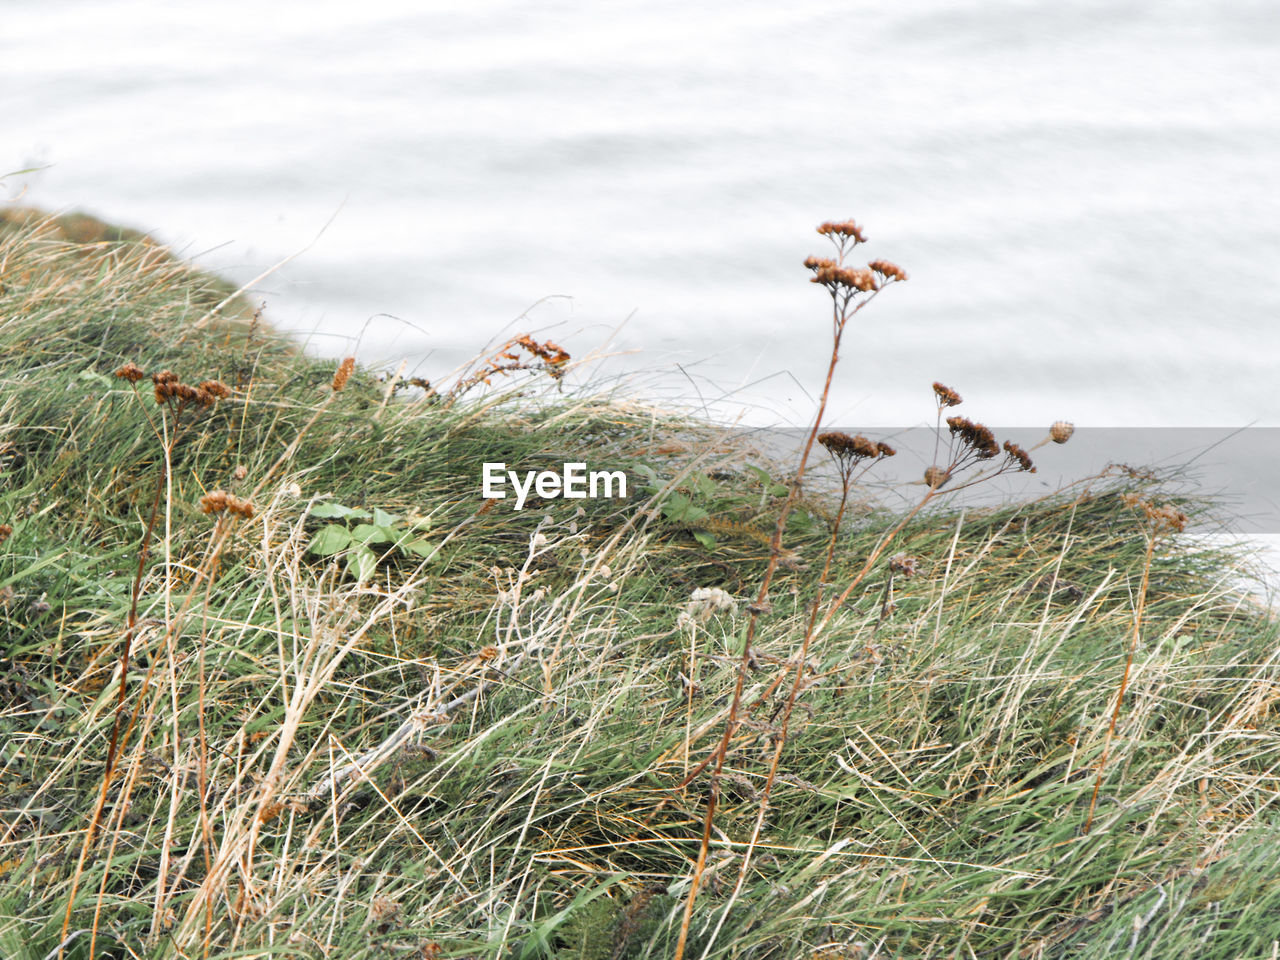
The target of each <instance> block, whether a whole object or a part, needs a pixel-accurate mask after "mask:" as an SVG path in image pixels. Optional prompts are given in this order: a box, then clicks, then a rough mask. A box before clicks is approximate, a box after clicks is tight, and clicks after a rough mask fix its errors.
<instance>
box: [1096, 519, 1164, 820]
mask: <svg viewBox="0 0 1280 960" xmlns="http://www.w3.org/2000/svg"><path fill="white" fill-rule="evenodd" d="M1155 550H1156V531H1155V530H1154V529H1152V530H1150V531H1149V532H1148V534H1147V555H1146V558H1145V559H1144V560H1143V563H1142V586H1141V588H1140V589H1139V590H1138V609H1137V611H1136V613H1135V614H1134V617H1133V633H1132V634H1131V635H1130V637H1129V652H1128V654H1127V655H1126V656H1125V660H1124V673H1123V674H1121V676H1120V688H1119V689H1118V690H1117V691H1116V702H1115V705H1114V706H1113V707H1112V708H1111V722H1110V723H1108V724H1107V738H1106V740H1105V741H1104V742H1103V744H1102V757H1101V759H1099V760H1098V776H1097V777H1096V778H1095V779H1094V781H1093V795H1092V796H1090V797H1089V813H1088V816H1086V817H1085V820H1084V827H1083V828H1081V832H1082V833H1088V832H1089V829H1090V828H1091V827H1092V826H1093V811H1094V807H1095V806H1096V805H1097V803H1098V790H1099V789H1100V788H1101V787H1102V777H1103V773H1104V771H1105V770H1106V766H1107V760H1108V759H1109V758H1110V756H1111V741H1112V738H1113V737H1114V736H1115V733H1116V723H1117V722H1118V721H1119V719H1120V705H1121V704H1122V703H1123V702H1124V694H1125V690H1127V689H1128V687H1129V673H1130V671H1131V670H1132V669H1133V656H1134V653H1136V652H1137V649H1138V643H1139V642H1140V640H1141V639H1142V614H1143V611H1144V610H1145V609H1146V605H1147V587H1148V585H1149V584H1150V583H1151V561H1152V558H1153V557H1154V556H1155Z"/></svg>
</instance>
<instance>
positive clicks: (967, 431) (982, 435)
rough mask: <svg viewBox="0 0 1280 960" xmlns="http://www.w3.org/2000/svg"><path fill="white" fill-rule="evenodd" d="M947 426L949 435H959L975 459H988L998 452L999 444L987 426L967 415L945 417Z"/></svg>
mask: <svg viewBox="0 0 1280 960" xmlns="http://www.w3.org/2000/svg"><path fill="white" fill-rule="evenodd" d="M947 426H948V427H950V428H951V435H952V436H953V437H959V438H960V442H961V443H962V444H964V445H965V446H966V447H967V448H968V449H969V450H970V451H971V452H972V453H973V455H974V456H975V457H976V458H977V459H979V460H990V459H991V458H992V457H994V456H996V455H997V454H999V453H1000V444H998V443H996V437H995V434H994V433H992V432H991V430H990V429H989V428H988V427H985V426H983V425H982V424H980V423H974V422H973V421H972V420H970V419H969V418H968V417H947Z"/></svg>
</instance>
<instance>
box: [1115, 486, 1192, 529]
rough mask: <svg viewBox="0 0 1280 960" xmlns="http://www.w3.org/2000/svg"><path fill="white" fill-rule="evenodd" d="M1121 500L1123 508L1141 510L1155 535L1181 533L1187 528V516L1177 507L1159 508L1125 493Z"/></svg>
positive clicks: (1138, 497) (1135, 495)
mask: <svg viewBox="0 0 1280 960" xmlns="http://www.w3.org/2000/svg"><path fill="white" fill-rule="evenodd" d="M1122 499H1123V500H1124V503H1125V506H1128V507H1132V508H1133V509H1135V510H1141V511H1142V513H1143V515H1144V516H1145V517H1146V518H1147V519H1148V520H1149V521H1151V526H1152V529H1153V530H1154V532H1156V533H1181V532H1182V531H1183V530H1185V529H1186V527H1187V515H1186V514H1185V513H1183V512H1182V511H1181V510H1179V509H1178V508H1177V507H1173V506H1170V505H1168V504H1165V505H1164V506H1159V505H1157V504H1154V503H1152V502H1151V501H1150V500H1144V499H1143V498H1142V497H1140V496H1138V494H1136V493H1126V494H1125V495H1124V497H1123V498H1122Z"/></svg>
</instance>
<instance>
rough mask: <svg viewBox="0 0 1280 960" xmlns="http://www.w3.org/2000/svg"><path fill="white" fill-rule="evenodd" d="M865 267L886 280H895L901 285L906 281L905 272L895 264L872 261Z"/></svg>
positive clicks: (886, 261) (885, 261)
mask: <svg viewBox="0 0 1280 960" xmlns="http://www.w3.org/2000/svg"><path fill="white" fill-rule="evenodd" d="M867 266H868V267H870V268H871V269H872V270H874V271H875V272H876V273H878V274H880V276H882V277H884V278H885V279H886V280H897V281H898V282H900V283H901V282H902V281H903V280H906V279H907V271H905V270H903V269H902V268H901V267H900V266H898V265H897V264H896V263H890V262H889V261H888V260H872V261H871V262H870V263H868V264H867Z"/></svg>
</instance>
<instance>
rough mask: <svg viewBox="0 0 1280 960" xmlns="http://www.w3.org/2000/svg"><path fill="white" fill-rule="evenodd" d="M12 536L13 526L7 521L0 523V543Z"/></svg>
mask: <svg viewBox="0 0 1280 960" xmlns="http://www.w3.org/2000/svg"><path fill="white" fill-rule="evenodd" d="M11 536H13V527H11V526H9V524H7V523H0V543H4V542H5V541H6V540H8V539H9V538H10V537H11Z"/></svg>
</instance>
